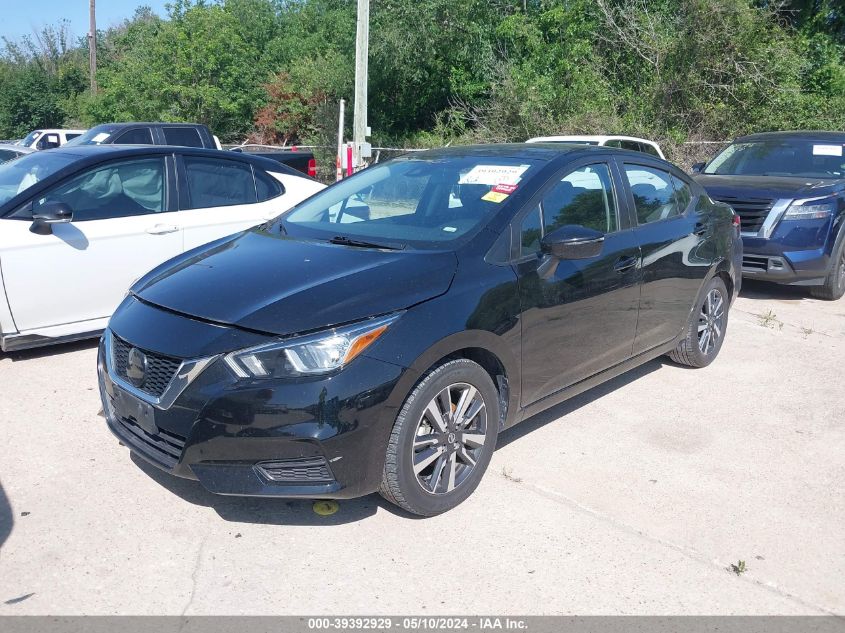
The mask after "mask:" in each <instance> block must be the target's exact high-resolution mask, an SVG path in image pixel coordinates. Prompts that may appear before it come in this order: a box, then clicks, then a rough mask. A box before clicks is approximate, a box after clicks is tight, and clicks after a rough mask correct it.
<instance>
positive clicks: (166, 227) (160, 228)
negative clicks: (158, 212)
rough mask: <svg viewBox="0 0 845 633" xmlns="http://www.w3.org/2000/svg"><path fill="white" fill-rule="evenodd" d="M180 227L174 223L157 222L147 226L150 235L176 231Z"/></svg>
mask: <svg viewBox="0 0 845 633" xmlns="http://www.w3.org/2000/svg"><path fill="white" fill-rule="evenodd" d="M178 230H179V227H178V226H174V225H173V224H156V225H154V226H150V227H147V229H146V231H147V233H149V234H150V235H164V234H166V233H174V232H175V231H178Z"/></svg>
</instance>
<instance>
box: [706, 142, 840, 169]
mask: <svg viewBox="0 0 845 633" xmlns="http://www.w3.org/2000/svg"><path fill="white" fill-rule="evenodd" d="M843 149H845V144H843V143H842V142H839V143H837V142H834V141H818V140H800V139H790V140H771V141H754V142H750V143H734V144H732V145H730V146H729V147H728V148H727V149H726V150H725V151H723V152H722V153H721V154H719V155H718V156H716V158H714V159H713V160H712V161H710V164H709V165H707V167H706V168H705V169H704V173H705V174H711V175H717V176H794V177H797V178H843V177H845V156H843Z"/></svg>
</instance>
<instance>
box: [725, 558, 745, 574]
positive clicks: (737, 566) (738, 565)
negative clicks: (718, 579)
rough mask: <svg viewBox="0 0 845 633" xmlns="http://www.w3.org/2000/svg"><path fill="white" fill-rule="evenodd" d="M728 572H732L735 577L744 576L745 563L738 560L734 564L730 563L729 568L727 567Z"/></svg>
mask: <svg viewBox="0 0 845 633" xmlns="http://www.w3.org/2000/svg"><path fill="white" fill-rule="evenodd" d="M728 571H732V572H733V573H735V574H736V575H737V576H741V575H742V574H744V573H745V572H746V569H745V561H744V560H738V561H736V562H735V563H731V566H730V567H728Z"/></svg>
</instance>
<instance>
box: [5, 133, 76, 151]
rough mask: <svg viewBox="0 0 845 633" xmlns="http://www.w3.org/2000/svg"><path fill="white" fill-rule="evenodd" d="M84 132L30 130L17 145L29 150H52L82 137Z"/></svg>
mask: <svg viewBox="0 0 845 633" xmlns="http://www.w3.org/2000/svg"><path fill="white" fill-rule="evenodd" d="M85 132H86V130H59V129H53V130H32V132H30V133H29V134H27V135H26V138H24V139H23V140H22V141H21V142H20V143H19V145H22V146H23V147H29V148H31V149H53V148H54V147H61V146H62V145H64V144H65V143H67V142H68V141H70V140H73V139H75V138H76V137H77V136H82V135H83V134H85Z"/></svg>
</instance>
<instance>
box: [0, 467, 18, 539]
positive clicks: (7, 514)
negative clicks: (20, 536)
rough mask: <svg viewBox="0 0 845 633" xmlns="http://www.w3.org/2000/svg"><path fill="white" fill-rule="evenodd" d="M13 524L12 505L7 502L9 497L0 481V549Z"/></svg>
mask: <svg viewBox="0 0 845 633" xmlns="http://www.w3.org/2000/svg"><path fill="white" fill-rule="evenodd" d="M14 524H15V520H14V519H13V518H12V505H11V504H10V503H9V498H8V497H7V496H6V492H5V491H4V490H3V484H2V483H0V549H3V543H5V542H6V539H8V538H9V535H10V534H11V533H12V526H13V525H14Z"/></svg>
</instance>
